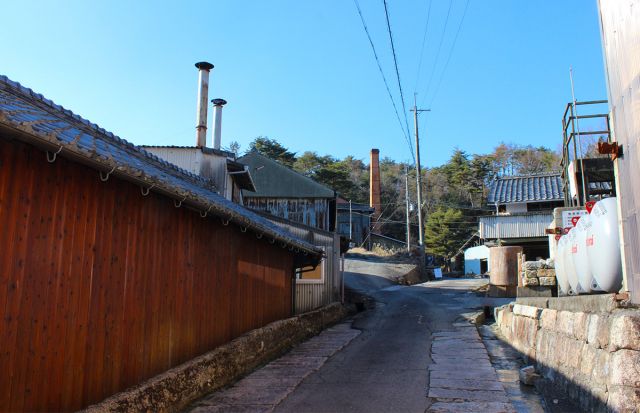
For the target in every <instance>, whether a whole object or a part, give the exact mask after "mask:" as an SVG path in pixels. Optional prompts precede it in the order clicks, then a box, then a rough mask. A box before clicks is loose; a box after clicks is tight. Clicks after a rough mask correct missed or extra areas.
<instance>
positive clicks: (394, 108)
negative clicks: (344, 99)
mask: <svg viewBox="0 0 640 413" xmlns="http://www.w3.org/2000/svg"><path fill="white" fill-rule="evenodd" d="M353 2H354V4H355V5H356V9H357V10H358V15H359V16H360V21H361V22H362V27H363V28H364V32H365V33H366V34H367V39H368V40H369V44H370V45H371V50H373V56H374V57H375V59H376V63H377V65H378V70H379V71H380V75H381V76H382V81H383V82H384V86H385V88H386V89H387V93H388V94H389V99H391V104H392V105H393V110H394V112H395V113H396V118H397V119H398V124H399V125H400V130H402V134H403V136H404V138H405V140H406V141H407V143H408V144H409V149H410V152H411V157H412V158H413V157H414V155H413V146H412V145H411V140H410V139H409V134H408V132H407V131H408V129H407V130H405V128H404V126H403V125H402V120H400V114H399V113H398V108H397V106H396V102H395V100H394V99H393V95H392V94H391V89H390V88H389V83H388V82H387V78H386V76H385V75H384V71H383V70H382V65H381V64H380V59H379V58H378V53H377V52H376V47H375V45H374V44H373V40H372V39H371V35H370V34H369V28H368V27H367V23H366V22H365V20H364V16H363V15H362V10H361V9H360V4H359V3H358V0H353ZM403 104H404V102H403ZM405 121H406V116H405ZM414 162H415V159H414Z"/></svg>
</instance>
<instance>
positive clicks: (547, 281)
mask: <svg viewBox="0 0 640 413" xmlns="http://www.w3.org/2000/svg"><path fill="white" fill-rule="evenodd" d="M538 283H539V284H540V285H544V286H547V285H548V286H551V285H556V277H555V275H554V276H550V277H540V278H538Z"/></svg>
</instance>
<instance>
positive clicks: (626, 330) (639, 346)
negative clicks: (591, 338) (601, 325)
mask: <svg viewBox="0 0 640 413" xmlns="http://www.w3.org/2000/svg"><path fill="white" fill-rule="evenodd" d="M610 320H611V328H610V334H609V350H610V351H616V350H618V349H629V350H640V311H637V310H626V311H622V312H620V313H614V315H613V316H612V317H611V318H610Z"/></svg>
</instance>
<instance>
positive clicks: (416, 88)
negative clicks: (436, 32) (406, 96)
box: [413, 0, 433, 95]
mask: <svg viewBox="0 0 640 413" xmlns="http://www.w3.org/2000/svg"><path fill="white" fill-rule="evenodd" d="M432 4H433V1H432V0H429V8H428V9H427V22H426V23H425V25H424V35H422V47H421V48H420V60H419V61H418V72H417V74H416V86H415V87H414V88H413V93H414V95H415V94H417V93H418V85H419V84H420V69H421V68H422V57H423V56H424V49H425V45H426V41H427V31H428V29H429V18H430V16H431V5H432Z"/></svg>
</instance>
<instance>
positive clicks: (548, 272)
mask: <svg viewBox="0 0 640 413" xmlns="http://www.w3.org/2000/svg"><path fill="white" fill-rule="evenodd" d="M520 278H521V279H522V285H523V286H524V287H534V286H538V285H541V286H548V287H550V286H554V285H556V270H555V268H554V263H553V260H551V259H548V260H539V261H525V262H524V263H522V271H521V272H520Z"/></svg>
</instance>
